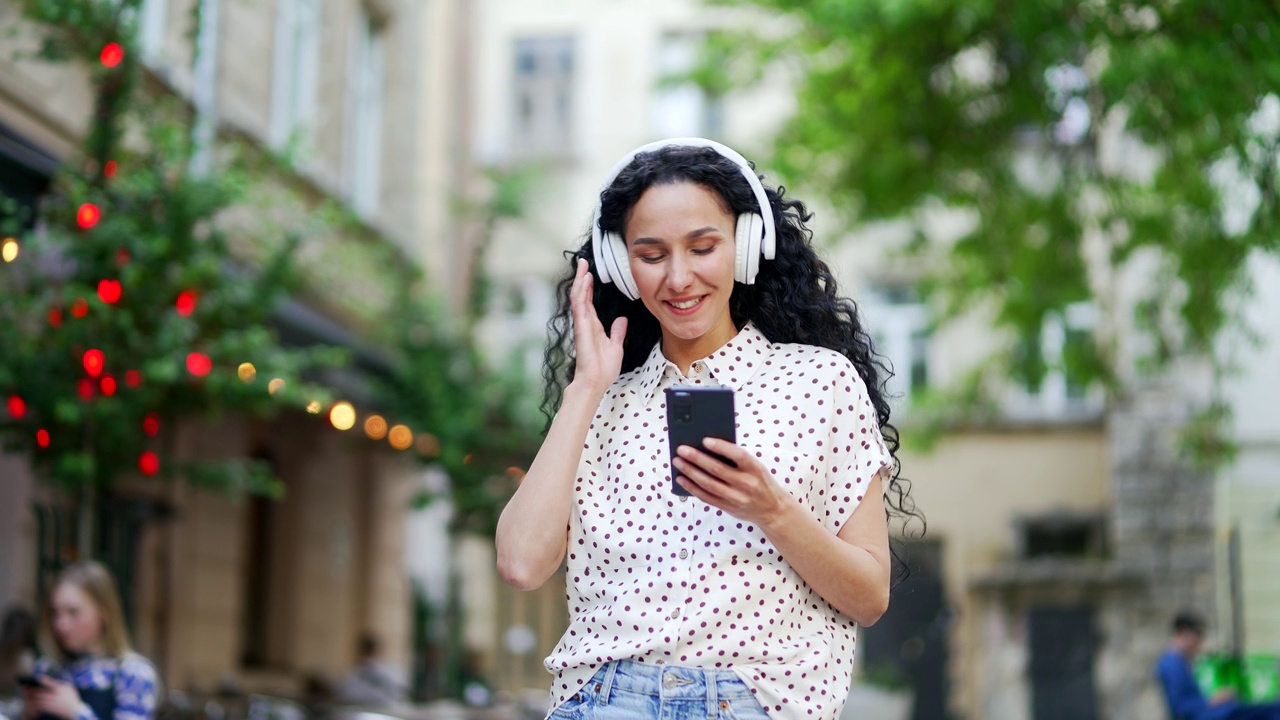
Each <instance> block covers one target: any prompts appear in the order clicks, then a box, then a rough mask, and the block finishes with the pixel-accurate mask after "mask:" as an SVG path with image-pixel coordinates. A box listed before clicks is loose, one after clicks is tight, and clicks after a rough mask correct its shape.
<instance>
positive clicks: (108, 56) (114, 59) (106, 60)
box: [98, 42, 124, 68]
mask: <svg viewBox="0 0 1280 720" xmlns="http://www.w3.org/2000/svg"><path fill="white" fill-rule="evenodd" d="M98 59H99V60H101V61H102V64H103V65H105V66H106V67H109V68H113V67H115V66H117V65H119V64H120V63H121V62H122V61H123V60H124V48H123V47H121V46H120V43H115V42H113V43H107V44H106V45H105V46H104V47H103V48H102V52H101V53H99V54H98Z"/></svg>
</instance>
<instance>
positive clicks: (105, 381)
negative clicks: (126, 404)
mask: <svg viewBox="0 0 1280 720" xmlns="http://www.w3.org/2000/svg"><path fill="white" fill-rule="evenodd" d="M98 387H99V388H101V389H102V394H103V395H106V396H107V397H111V396H112V395H115V394H116V379H115V378H113V377H111V376H110V375H103V376H102V380H100V381H98Z"/></svg>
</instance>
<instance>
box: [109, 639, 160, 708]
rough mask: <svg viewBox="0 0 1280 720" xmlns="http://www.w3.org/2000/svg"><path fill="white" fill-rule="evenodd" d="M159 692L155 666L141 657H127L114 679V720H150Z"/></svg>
mask: <svg viewBox="0 0 1280 720" xmlns="http://www.w3.org/2000/svg"><path fill="white" fill-rule="evenodd" d="M159 692H160V688H159V681H158V676H157V675H156V669H155V666H153V665H152V664H151V662H150V661H149V660H147V659H146V658H144V657H142V656H141V655H136V654H134V655H129V656H128V657H126V658H125V659H124V661H123V662H122V663H121V664H120V677H118V678H117V679H116V713H115V720H152V718H154V717H155V714H156V704H157V699H158V696H159Z"/></svg>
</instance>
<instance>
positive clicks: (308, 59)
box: [267, 0, 320, 147]
mask: <svg viewBox="0 0 1280 720" xmlns="http://www.w3.org/2000/svg"><path fill="white" fill-rule="evenodd" d="M274 62H275V65H274V70H273V73H272V76H271V119H270V124H269V128H268V138H267V139H268V140H269V141H270V143H271V144H272V145H274V146H276V147H284V146H286V145H288V144H290V143H291V142H293V141H294V140H295V139H296V138H297V135H298V134H299V133H301V132H305V131H306V130H307V129H308V128H309V127H310V126H311V124H312V121H313V118H314V117H315V110H316V89H317V82H318V79H319V66H320V0H280V4H279V6H278V12H277V14H276V38H275V61H274Z"/></svg>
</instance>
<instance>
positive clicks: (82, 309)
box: [71, 298, 89, 318]
mask: <svg viewBox="0 0 1280 720" xmlns="http://www.w3.org/2000/svg"><path fill="white" fill-rule="evenodd" d="M88 314H89V301H88V300H85V299H84V298H76V299H75V300H73V301H72V302H71V316H72V317H74V318H82V317H84V316H85V315H88Z"/></svg>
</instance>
